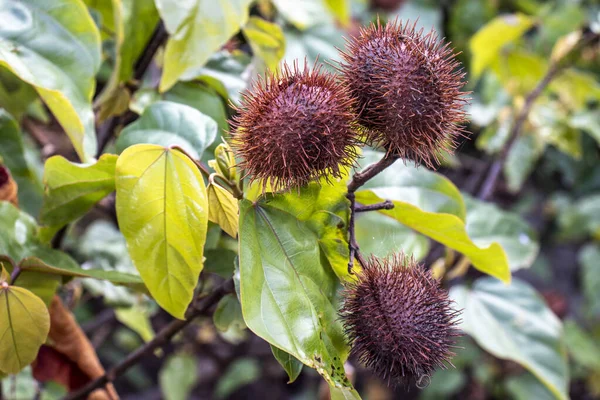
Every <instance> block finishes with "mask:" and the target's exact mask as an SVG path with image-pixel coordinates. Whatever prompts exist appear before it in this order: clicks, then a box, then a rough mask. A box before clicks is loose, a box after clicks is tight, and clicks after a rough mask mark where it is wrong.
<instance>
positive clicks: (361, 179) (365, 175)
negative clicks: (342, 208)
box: [346, 155, 399, 274]
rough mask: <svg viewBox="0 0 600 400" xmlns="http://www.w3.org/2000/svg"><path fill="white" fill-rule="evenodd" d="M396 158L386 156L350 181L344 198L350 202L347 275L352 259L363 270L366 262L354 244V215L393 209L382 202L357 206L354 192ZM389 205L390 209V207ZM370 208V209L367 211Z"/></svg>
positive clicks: (350, 271) (388, 204)
mask: <svg viewBox="0 0 600 400" xmlns="http://www.w3.org/2000/svg"><path fill="white" fill-rule="evenodd" d="M398 158H399V157H398V156H395V155H386V156H385V157H383V158H382V159H381V160H379V161H378V162H376V163H374V164H371V165H369V166H368V167H367V168H365V169H364V170H363V171H361V172H357V173H356V174H354V177H352V181H350V183H349V184H348V194H346V197H347V198H348V200H349V201H350V218H349V221H348V250H349V253H350V254H349V257H348V258H349V260H348V273H349V274H352V268H353V267H354V258H356V259H357V260H358V262H359V263H360V265H361V266H362V267H363V268H365V266H366V264H367V263H366V260H365V259H364V257H363V255H362V254H361V253H360V248H359V247H358V243H357V242H356V232H355V220H356V213H357V212H363V211H372V210H379V209H386V210H390V209H392V208H394V204H393V203H391V202H388V201H386V202H383V203H379V204H373V205H372V206H357V205H356V195H355V193H356V191H357V190H358V189H359V188H360V187H361V186H363V185H364V184H365V183H367V181H368V180H370V179H371V178H373V177H374V176H375V175H377V174H379V173H380V172H381V171H383V170H384V169H386V168H387V167H389V166H390V165H392V164H393V163H394V162H396V160H398ZM390 204H391V207H390ZM379 205H382V207H381V208H377V207H378V206H379ZM369 207H371V209H367V208H369Z"/></svg>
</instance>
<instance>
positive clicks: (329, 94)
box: [232, 64, 358, 190]
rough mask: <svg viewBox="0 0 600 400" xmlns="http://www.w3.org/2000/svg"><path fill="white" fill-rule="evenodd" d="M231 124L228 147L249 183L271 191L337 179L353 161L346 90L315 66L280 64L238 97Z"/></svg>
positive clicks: (354, 140) (353, 142) (354, 137)
mask: <svg viewBox="0 0 600 400" xmlns="http://www.w3.org/2000/svg"><path fill="white" fill-rule="evenodd" d="M237 111H238V114H237V116H235V117H234V119H233V121H232V126H233V127H234V132H233V139H232V148H233V149H234V152H235V153H236V155H237V156H238V158H239V159H240V160H241V162H240V167H241V168H242V169H243V170H244V171H245V173H246V174H247V175H249V176H250V177H251V179H252V180H258V179H262V180H263V184H264V185H266V184H267V181H268V182H269V183H270V184H271V187H272V188H273V189H274V190H281V189H290V188H293V187H300V186H304V185H306V184H307V183H308V182H310V181H312V180H315V179H318V178H320V177H322V176H331V177H340V176H341V172H342V169H343V168H344V167H350V166H352V165H353V164H354V161H355V159H356V147H355V146H356V145H357V144H358V139H357V135H356V132H355V130H354V120H355V117H354V115H353V113H352V100H351V97H350V96H349V95H348V93H347V90H346V89H345V88H344V86H342V85H341V84H339V83H338V82H336V80H335V78H334V76H333V75H331V74H328V73H324V72H322V71H321V69H320V68H315V69H313V70H309V69H308V67H307V65H306V64H305V66H304V69H302V70H300V69H299V68H298V65H297V64H295V65H294V67H293V68H290V67H289V66H287V65H284V66H283V68H282V72H281V74H279V75H274V74H271V73H268V75H267V77H266V79H264V80H263V79H259V80H258V81H257V82H255V83H254V85H253V87H252V88H251V90H250V92H248V93H246V94H244V95H243V99H242V106H241V107H240V108H239V109H237Z"/></svg>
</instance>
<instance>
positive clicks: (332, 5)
mask: <svg viewBox="0 0 600 400" xmlns="http://www.w3.org/2000/svg"><path fill="white" fill-rule="evenodd" d="M325 4H326V5H327V7H329V10H330V11H331V12H332V13H333V15H335V17H336V18H337V20H338V21H340V23H341V24H342V25H343V26H346V25H348V24H349V23H350V16H351V15H350V11H351V10H350V7H351V4H350V0H325Z"/></svg>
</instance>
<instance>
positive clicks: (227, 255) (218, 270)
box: [204, 230, 237, 279]
mask: <svg viewBox="0 0 600 400" xmlns="http://www.w3.org/2000/svg"><path fill="white" fill-rule="evenodd" d="M220 232H221V231H220V230H219V233H220ZM204 256H205V257H206V260H205V261H204V270H205V271H206V272H212V273H213V274H217V275H220V276H222V277H223V278H225V279H227V278H231V276H232V275H233V268H234V262H235V257H237V254H236V253H235V252H234V251H232V250H227V249H211V250H206V251H205V253H204Z"/></svg>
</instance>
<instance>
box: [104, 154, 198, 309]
mask: <svg viewBox="0 0 600 400" xmlns="http://www.w3.org/2000/svg"><path fill="white" fill-rule="evenodd" d="M116 188H117V206H116V208H117V218H118V220H119V227H120V228H121V231H122V232H123V236H125V240H126V241H127V247H128V249H129V254H130V255H131V259H132V260H133V263H134V264H135V266H136V268H137V269H138V271H139V272H140V275H141V277H142V279H143V281H144V283H145V284H146V286H147V287H148V290H149V291H150V293H151V294H152V296H153V297H154V299H155V300H156V301H157V303H158V304H159V305H160V306H161V307H162V308H164V309H165V310H166V311H168V312H169V313H171V314H172V315H173V316H175V317H177V318H183V317H184V313H185V310H186V309H187V306H188V305H189V304H190V302H191V300H192V297H193V294H194V288H195V287H196V283H197V281H198V276H199V275H200V272H201V271H202V259H203V250H204V243H205V241H206V231H207V224H208V197H207V194H206V187H205V186H204V181H203V180H202V176H201V175H200V172H199V171H198V168H197V167H196V165H195V164H194V162H193V161H192V160H190V159H189V158H188V157H187V156H186V155H185V154H183V153H181V152H180V151H177V150H172V149H168V148H164V147H162V146H157V145H150V144H140V145H134V146H131V147H128V148H127V149H126V150H125V151H124V152H123V153H122V154H121V156H120V157H119V159H118V161H117V167H116Z"/></svg>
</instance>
